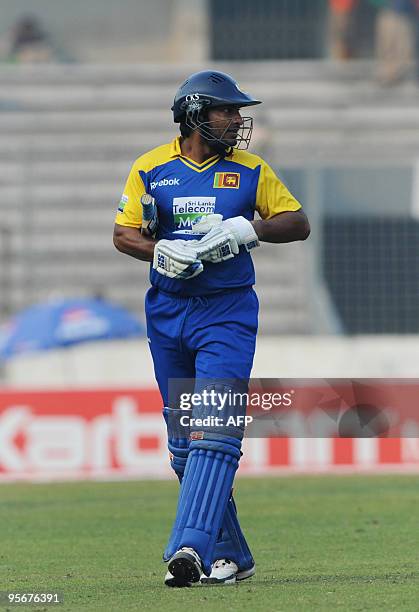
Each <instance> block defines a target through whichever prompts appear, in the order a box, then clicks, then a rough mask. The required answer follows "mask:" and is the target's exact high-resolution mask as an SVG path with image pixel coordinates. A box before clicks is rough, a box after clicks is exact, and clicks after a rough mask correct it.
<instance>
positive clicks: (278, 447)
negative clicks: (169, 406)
mask: <svg viewBox="0 0 419 612" xmlns="http://www.w3.org/2000/svg"><path fill="white" fill-rule="evenodd" d="M245 445H246V449H245V454H244V457H243V460H242V462H241V465H240V473H241V474H251V473H252V474H257V473H260V474H264V473H276V472H278V471H333V470H336V469H343V470H345V471H346V470H348V471H353V470H378V469H383V468H384V469H397V470H405V471H406V470H419V440H418V439H417V438H404V439H400V438H388V439H385V438H365V439H363V438H359V439H352V438H341V439H333V438H286V437H278V438H248V439H246V440H245ZM103 477H105V478H106V477H112V478H113V477H122V478H142V477H145V478H150V477H151V478H152V477H159V478H160V477H174V476H173V475H172V472H171V470H170V468H169V462H168V452H167V447H166V429H165V424H164V420H163V418H162V416H161V400H160V396H159V394H158V392H157V391H156V390H153V389H145V390H141V389H126V390H120V389H118V390H103V391H102V390H92V391H68V392H66V391H60V392H38V391H34V392H30V391H27V392H12V391H7V392H6V391H3V392H1V391H0V480H3V481H6V480H18V479H30V480H42V479H62V478H103Z"/></svg>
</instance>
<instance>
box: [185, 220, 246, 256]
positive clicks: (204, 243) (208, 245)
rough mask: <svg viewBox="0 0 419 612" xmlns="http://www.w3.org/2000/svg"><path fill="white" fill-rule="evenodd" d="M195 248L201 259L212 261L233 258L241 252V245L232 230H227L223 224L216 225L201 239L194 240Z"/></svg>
mask: <svg viewBox="0 0 419 612" xmlns="http://www.w3.org/2000/svg"><path fill="white" fill-rule="evenodd" d="M190 242H192V241H190ZM193 248H194V249H195V250H196V252H197V254H198V257H199V259H201V260H202V261H210V262H212V263H220V262H222V261H225V260H226V259H231V258H232V257H234V256H235V255H237V254H238V252H239V245H238V244H237V240H236V239H235V237H234V236H233V234H232V232H230V231H228V230H227V231H226V230H225V229H224V228H223V227H222V226H221V225H218V226H214V227H213V228H212V229H210V231H209V232H208V234H206V235H205V236H204V237H203V238H201V240H193Z"/></svg>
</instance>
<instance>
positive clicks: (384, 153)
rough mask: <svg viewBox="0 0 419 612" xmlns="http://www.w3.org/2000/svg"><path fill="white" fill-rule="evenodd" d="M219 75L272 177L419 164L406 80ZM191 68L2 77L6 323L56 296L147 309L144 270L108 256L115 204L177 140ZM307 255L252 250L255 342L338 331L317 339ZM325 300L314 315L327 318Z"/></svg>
mask: <svg viewBox="0 0 419 612" xmlns="http://www.w3.org/2000/svg"><path fill="white" fill-rule="evenodd" d="M218 67H219V68H220V69H224V70H226V71H229V70H230V71H231V72H233V73H234V74H235V76H237V78H238V80H239V81H240V84H241V86H242V87H243V88H244V89H249V90H251V91H252V92H254V93H255V95H257V96H258V97H260V98H261V99H262V100H264V101H265V102H266V104H264V105H262V106H261V107H260V109H259V108H257V109H255V112H254V113H253V115H254V117H255V119H256V129H255V133H254V144H253V147H252V150H253V151H254V152H260V153H261V154H263V155H264V156H265V157H266V158H267V159H268V160H269V161H270V162H271V165H272V166H273V167H274V168H276V169H279V168H284V167H285V168H287V167H291V168H292V167H310V166H321V165H325V164H329V165H331V164H333V165H335V164H337V165H339V164H348V163H352V162H353V161H354V160H356V161H357V162H358V163H362V162H363V161H366V162H367V161H368V162H369V163H371V161H372V160H373V161H374V162H377V163H385V164H391V163H397V164H400V163H406V164H408V163H411V161H412V160H413V159H414V158H415V157H416V155H417V152H418V150H419V130H418V129H417V126H418V125H419V105H418V98H419V95H418V92H417V90H416V89H415V88H414V87H413V84H410V83H408V84H406V86H403V87H401V88H399V89H397V90H394V91H390V92H388V93H386V95H385V96H383V94H382V91H381V90H380V89H379V88H377V87H376V86H375V85H374V83H372V82H371V79H370V76H371V66H370V65H369V64H368V63H357V64H349V65H348V66H345V67H343V68H342V67H337V66H335V65H333V64H329V63H327V62H326V63H325V62H283V63H281V64H279V63H276V62H273V63H269V62H267V63H257V64H256V63H247V64H240V65H234V66H231V65H228V64H218ZM197 68H198V67H197V66H191V65H189V66H187V65H184V66H181V67H176V68H175V67H172V66H170V67H168V66H166V67H159V69H158V70H156V69H155V67H153V66H152V65H141V66H135V65H125V66H118V65H112V66H105V65H104V66H92V65H67V66H62V65H48V66H47V65H45V66H4V67H1V69H0V132H1V134H2V136H1V139H0V209H1V221H0V229H1V233H0V240H1V245H0V255H1V258H2V262H3V264H2V266H1V270H0V285H1V287H2V290H1V297H0V318H4V317H5V316H6V315H7V314H9V313H12V312H15V311H16V310H18V309H20V308H22V307H24V306H26V305H27V304H30V303H33V302H37V301H40V300H44V299H46V298H48V297H49V296H51V295H85V294H92V293H99V294H102V295H105V296H107V297H109V298H112V299H114V300H116V301H118V302H120V303H122V304H125V305H127V306H128V307H130V308H132V309H133V310H135V311H137V312H138V311H141V309H142V296H143V293H144V290H145V288H146V287H147V284H148V281H147V275H148V270H147V265H142V264H141V263H139V262H136V261H135V260H130V259H129V258H127V257H122V256H121V255H120V254H118V253H117V252H116V251H115V249H114V248H113V245H112V226H113V219H114V213H115V208H116V204H117V202H118V201H119V197H120V194H121V190H122V187H123V184H124V181H125V178H126V175H127V173H128V170H129V167H130V164H131V162H132V161H133V160H134V159H135V158H136V157H138V156H139V155H140V154H141V153H142V152H144V151H146V150H148V149H149V148H151V147H153V146H156V145H158V144H161V143H162V142H166V141H168V140H170V139H171V138H172V137H173V135H174V134H176V127H175V126H174V125H173V124H172V122H171V114H170V110H169V109H170V105H171V102H172V98H173V92H174V91H175V89H176V86H177V84H178V83H179V81H180V80H181V79H182V78H183V76H185V75H186V74H189V73H191V72H193V71H194V70H195V69H197ZM297 195H298V194H297ZM303 203H304V204H305V201H304V202H303ZM314 248H315V240H313V241H312V242H311V243H310V241H309V242H307V243H304V245H300V244H293V245H287V246H284V245H280V246H279V247H277V246H270V245H267V246H266V247H264V248H263V249H259V250H258V252H257V253H256V255H255V261H256V267H257V283H258V293H259V296H260V300H261V303H262V305H263V308H262V312H263V314H262V317H261V331H262V333H277V334H278V333H313V332H316V331H333V329H332V327H333V326H331V324H330V323H329V324H327V323H325V324H324V325H323V324H322V325H321V326H320V327H321V329H319V323H318V322H319V316H318V313H316V307H313V300H312V299H310V295H311V292H312V291H313V282H312V274H313V269H312V264H311V261H310V259H311V258H312V257H313V249H314ZM273 249H277V251H276V253H277V257H272V250H273ZM326 293H327V292H326ZM322 300H323V301H322ZM322 300H320V302H319V305H318V308H320V309H323V310H324V309H327V308H332V309H333V306H331V304H330V303H329V304H327V303H325V301H324V300H326V302H327V295H326V294H325V296H323V298H322ZM315 301H316V300H314V302H315ZM330 320H331V319H330V318H329V321H330ZM328 325H329V329H327V327H328Z"/></svg>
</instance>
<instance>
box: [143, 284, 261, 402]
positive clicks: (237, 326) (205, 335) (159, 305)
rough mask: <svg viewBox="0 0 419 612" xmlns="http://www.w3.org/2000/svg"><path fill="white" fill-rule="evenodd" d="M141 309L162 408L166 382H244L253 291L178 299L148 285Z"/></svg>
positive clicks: (253, 327)
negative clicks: (143, 312) (194, 380)
mask: <svg viewBox="0 0 419 612" xmlns="http://www.w3.org/2000/svg"><path fill="white" fill-rule="evenodd" d="M186 282H188V281H185V283H186ZM145 309H146V318H147V335H148V338H149V343H150V350H151V354H152V357H153V362H154V372H155V376H156V380H157V384H158V386H159V389H160V393H161V395H162V399H163V403H164V405H165V406H168V405H169V403H168V402H169V379H170V378H203V379H217V378H231V379H240V380H248V379H249V377H250V372H251V369H252V365H253V357H254V352H255V343H256V333H257V325H258V310H259V304H258V299H257V296H256V293H255V292H254V291H253V289H252V288H245V289H240V290H234V291H229V292H225V293H222V294H215V295H209V296H203V297H181V296H177V295H173V294H167V293H163V292H162V291H160V290H158V289H156V288H155V287H152V288H151V289H149V291H148V292H147V295H146V302H145ZM170 407H171V408H176V407H177V406H170Z"/></svg>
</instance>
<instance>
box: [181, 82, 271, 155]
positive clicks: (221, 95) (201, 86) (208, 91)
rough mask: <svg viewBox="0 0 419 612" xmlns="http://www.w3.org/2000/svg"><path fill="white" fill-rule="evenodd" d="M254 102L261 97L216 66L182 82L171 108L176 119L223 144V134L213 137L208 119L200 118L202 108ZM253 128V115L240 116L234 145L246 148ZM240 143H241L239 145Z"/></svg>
mask: <svg viewBox="0 0 419 612" xmlns="http://www.w3.org/2000/svg"><path fill="white" fill-rule="evenodd" d="M255 104H261V101H260V100H255V99H254V98H252V97H251V96H249V94H247V93H245V92H244V91H242V90H241V89H240V88H239V86H238V84H237V83H236V81H235V80H234V79H233V78H232V77H231V76H229V75H228V74H225V73H224V72H219V71H216V70H203V71H201V72H196V73H195V74H192V75H191V76H190V77H188V78H187V79H186V81H185V82H184V83H182V85H181V86H180V87H179V89H178V90H177V92H176V95H175V99H174V102H173V106H172V109H171V110H172V111H173V120H174V122H175V123H185V124H186V125H187V126H188V127H190V128H191V129H193V130H199V132H200V134H201V135H202V136H203V137H204V138H206V139H207V140H209V141H211V142H214V141H216V142H218V143H221V144H223V141H222V138H215V137H214V135H213V134H212V132H211V122H210V121H205V120H204V121H202V119H203V118H204V117H205V112H204V113H203V111H205V110H209V109H210V108H211V107H213V108H214V107H217V106H236V107H237V108H242V107H243V106H254V105H255ZM252 129H253V121H252V119H251V118H250V117H243V126H242V128H241V133H240V134H239V138H238V145H237V148H246V149H247V147H248V145H249V141H250V136H251V133H252ZM242 144H244V147H242V146H240V145H242Z"/></svg>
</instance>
